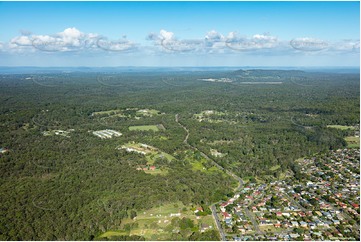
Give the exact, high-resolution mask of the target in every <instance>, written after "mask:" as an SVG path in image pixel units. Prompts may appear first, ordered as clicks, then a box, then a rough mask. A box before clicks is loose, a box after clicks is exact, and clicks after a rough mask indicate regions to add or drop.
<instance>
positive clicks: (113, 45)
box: [96, 36, 137, 51]
mask: <svg viewBox="0 0 361 242" xmlns="http://www.w3.org/2000/svg"><path fill="white" fill-rule="evenodd" d="M96 45H97V47H99V48H100V49H103V50H106V51H129V50H133V49H135V48H136V46H137V44H136V43H134V42H132V41H129V40H127V39H126V36H124V37H123V39H120V40H116V41H110V40H108V39H107V38H99V39H98V40H97V42H96Z"/></svg>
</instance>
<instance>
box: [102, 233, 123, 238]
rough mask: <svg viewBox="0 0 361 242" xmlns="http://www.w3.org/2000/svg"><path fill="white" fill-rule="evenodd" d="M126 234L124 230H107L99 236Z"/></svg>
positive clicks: (107, 236)
mask: <svg viewBox="0 0 361 242" xmlns="http://www.w3.org/2000/svg"><path fill="white" fill-rule="evenodd" d="M120 235H128V233H127V232H125V231H107V232H105V233H103V234H101V235H100V236H99V238H111V237H112V236H120Z"/></svg>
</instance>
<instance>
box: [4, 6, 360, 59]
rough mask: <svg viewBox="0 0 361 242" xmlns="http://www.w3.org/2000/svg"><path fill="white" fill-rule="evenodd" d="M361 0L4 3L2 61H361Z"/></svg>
mask: <svg viewBox="0 0 361 242" xmlns="http://www.w3.org/2000/svg"><path fill="white" fill-rule="evenodd" d="M359 19H360V16H359V2H106V3H104V2H101V3H99V2H1V3H0V65H6V66H24V65H25V66H26V65H39V66H223V65H225V66H241V65H252V66H358V65H359V36H360V26H359Z"/></svg>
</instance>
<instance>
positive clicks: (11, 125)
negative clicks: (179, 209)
mask: <svg viewBox="0 0 361 242" xmlns="http://www.w3.org/2000/svg"><path fill="white" fill-rule="evenodd" d="M210 79H212V80H211V81H209V80H210ZM214 80H217V81H214ZM224 80H226V81H224ZM359 83H360V82H359V75H358V74H335V73H332V74H330V73H321V72H320V73H311V72H303V71H263V70H248V71H245V70H240V71H236V72H225V71H212V72H211V71H208V72H204V71H199V72H197V71H193V72H169V73H165V72H162V73H157V72H139V73H137V72H134V73H86V72H84V73H83V72H74V73H52V74H41V73H39V74H11V75H10V74H9V75H5V74H3V75H0V100H1V104H2V105H1V106H0V148H6V149H7V152H4V153H2V154H0V171H1V177H0V192H1V194H2V196H1V198H0V211H1V212H0V213H1V214H0V239H1V240H93V239H96V238H97V237H98V236H99V235H100V234H101V233H103V232H105V231H108V230H111V229H117V228H118V226H119V224H120V223H121V222H122V220H123V219H126V218H131V217H134V213H137V212H138V211H141V210H144V209H149V208H153V207H157V206H161V205H163V204H166V203H170V202H178V201H181V202H182V204H184V206H193V205H199V204H202V205H203V204H204V205H207V206H208V205H210V204H212V203H214V202H217V201H220V200H222V199H225V197H226V196H227V195H228V194H230V193H232V191H233V189H234V188H236V187H237V183H236V181H235V180H234V179H233V178H232V177H230V176H228V175H227V174H226V173H224V172H223V171H221V170H217V169H215V167H214V166H213V165H212V164H211V163H209V162H207V161H202V159H201V157H200V156H199V152H198V153H197V152H193V153H192V152H189V147H188V145H187V144H186V142H184V140H185V139H187V142H188V143H189V144H190V145H191V146H193V147H197V149H198V150H199V151H202V152H203V153H205V154H207V155H208V156H209V157H212V159H214V161H216V162H217V163H218V164H219V165H221V166H223V167H225V168H227V169H229V170H232V171H233V172H234V173H235V174H237V175H239V176H240V177H242V178H245V179H254V178H255V177H256V178H259V179H263V180H264V181H268V180H271V179H272V178H277V177H279V176H280V175H281V174H282V173H285V172H291V171H290V170H291V168H292V164H293V161H294V160H295V159H297V158H300V157H303V156H305V155H310V154H314V153H317V152H322V151H327V150H330V149H337V148H340V147H345V146H346V142H345V140H344V139H343V138H344V137H345V136H347V135H349V133H348V132H349V131H348V130H338V129H330V128H328V127H327V125H333V124H338V125H349V126H355V125H357V126H358V124H359V102H360V100H359V98H360V93H359ZM144 109H148V110H157V113H156V114H154V115H141V114H140V112H139V110H140V111H141V110H144ZM109 110H113V111H111V112H104V111H109ZM114 110H115V111H114ZM102 112H103V113H102ZM176 114H178V115H179V116H178V117H179V123H180V124H182V125H183V126H184V127H186V128H187V129H188V130H189V137H187V133H186V132H185V130H184V129H183V128H182V127H181V126H180V125H179V124H178V123H177V122H176V120H175V115H176ZM141 125H162V127H164V128H163V129H159V130H158V131H152V130H150V131H147V130H140V131H139V130H130V129H129V127H130V126H141ZM105 129H112V130H116V131H118V132H121V133H122V136H120V137H115V138H112V139H100V138H99V137H97V136H95V135H93V134H92V131H95V130H105ZM54 130H65V131H66V130H70V131H69V132H68V135H44V134H46V132H53V131H54ZM131 142H137V143H143V144H147V145H151V146H153V147H156V148H157V149H159V150H161V151H162V152H165V153H167V154H169V155H171V156H173V157H174V159H171V160H167V159H165V158H156V159H155V160H154V165H155V166H157V167H159V168H160V169H161V171H163V173H161V174H159V175H154V174H149V173H146V172H144V171H143V170H137V169H136V168H137V167H139V166H143V165H145V164H147V160H146V159H145V157H144V156H143V155H141V154H135V153H130V152H126V151H125V150H121V149H117V147H119V146H121V145H123V144H126V143H131ZM215 150H216V151H217V152H218V153H214V152H215ZM199 163H201V164H202V167H203V168H202V169H196V168H195V167H196V165H195V164H199ZM275 167H276V168H277V169H275ZM213 233H214V231H209V232H207V233H204V234H200V233H198V232H194V233H192V234H191V235H190V236H188V235H187V236H182V234H181V233H178V234H177V233H175V234H174V236H173V237H172V238H169V239H173V240H181V239H190V240H209V239H211V238H215V237H216V236H218V235H215V234H213ZM113 239H119V240H144V238H142V237H141V236H119V237H113Z"/></svg>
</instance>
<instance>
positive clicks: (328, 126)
mask: <svg viewBox="0 0 361 242" xmlns="http://www.w3.org/2000/svg"><path fill="white" fill-rule="evenodd" d="M327 128H333V129H341V130H346V129H355V127H353V126H345V125H327Z"/></svg>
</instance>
